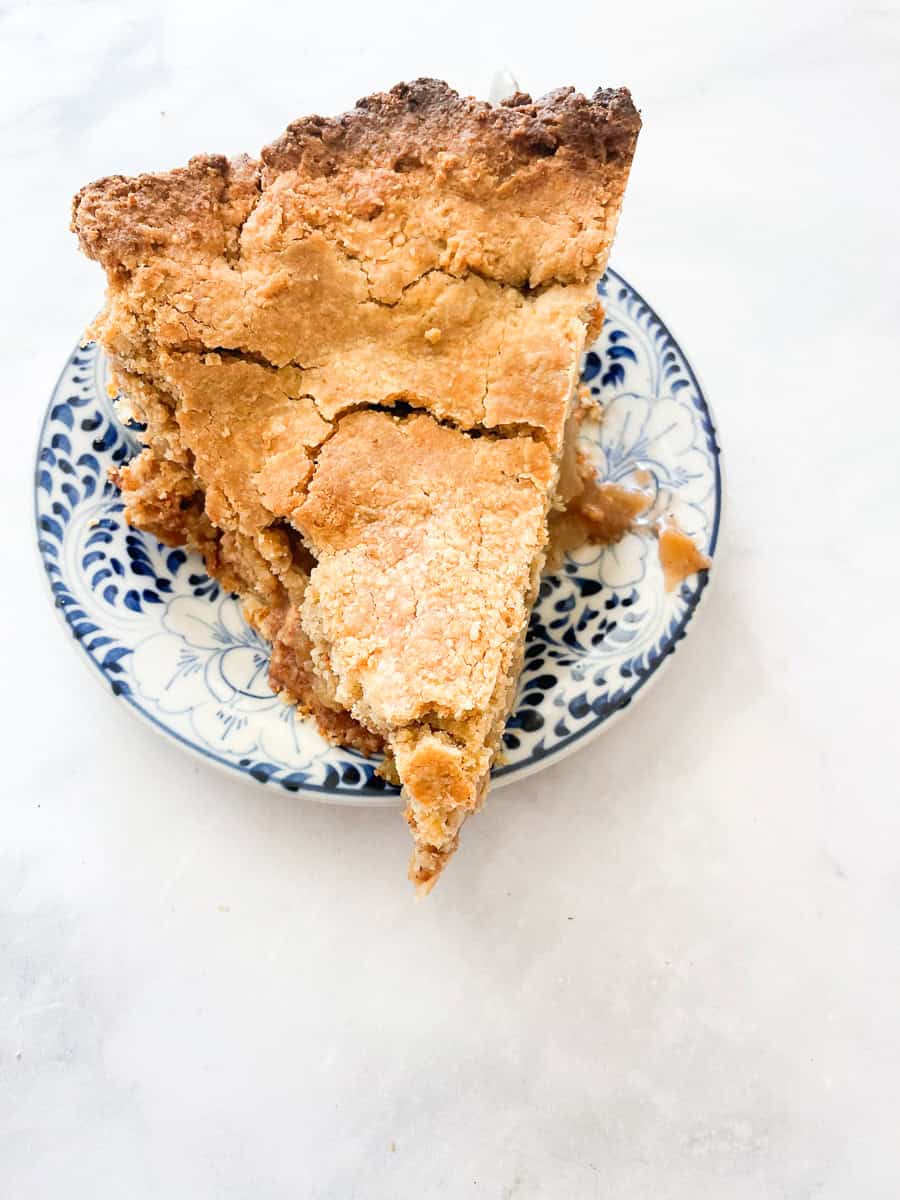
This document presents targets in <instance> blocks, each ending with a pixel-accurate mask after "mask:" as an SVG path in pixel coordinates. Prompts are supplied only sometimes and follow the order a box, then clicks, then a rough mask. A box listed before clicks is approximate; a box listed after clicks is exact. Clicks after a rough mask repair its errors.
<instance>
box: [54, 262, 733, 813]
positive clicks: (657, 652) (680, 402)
mask: <svg viewBox="0 0 900 1200" xmlns="http://www.w3.org/2000/svg"><path fill="white" fill-rule="evenodd" d="M599 291H600V294H601V295H602V296H603V297H604V301H605V305H606V310H607V319H606V323H605V325H604V328H603V333H602V335H601V337H600V339H599V340H598V341H597V343H596V344H595V345H594V346H593V347H592V348H591V349H590V351H589V352H588V353H587V354H586V356H585V362H584V371H583V376H582V378H583V380H584V382H585V383H586V384H587V385H588V387H589V388H590V390H591V392H592V393H593V394H594V395H595V396H597V397H598V398H599V399H600V401H601V402H602V404H603V410H604V418H603V422H602V424H600V425H586V426H585V427H584V432H583V435H582V441H583V446H584V449H585V451H586V452H587V453H588V454H589V455H590V457H591V458H592V459H593V461H594V462H595V463H596V467H597V472H598V474H599V475H600V476H601V477H602V478H603V479H608V480H612V481H615V482H618V483H622V482H625V483H627V482H628V481H629V480H634V479H635V477H636V476H637V478H638V479H639V480H640V482H641V485H642V486H643V487H647V479H648V478H649V479H650V481H651V484H650V486H651V487H652V489H653V491H654V493H655V503H654V509H653V510H652V513H653V515H658V514H661V513H663V512H670V513H672V514H673V515H674V516H675V517H676V518H677V520H678V523H679V524H680V525H681V527H682V528H683V529H684V530H685V531H686V532H687V533H689V534H691V535H692V536H693V537H694V538H695V540H696V542H697V544H698V545H699V546H700V547H701V549H703V550H704V551H705V552H706V553H707V554H708V555H710V556H712V555H713V554H714V552H715V548H716V540H717V537H718V531H719V517H720V512H721V503H722V498H721V480H720V473H719V447H718V443H717V438H716V429H715V426H714V424H713V419H712V415H711V413H710V410H709V406H708V404H707V401H706V398H705V396H704V395H703V392H702V390H701V388H700V385H699V383H698V382H697V377H696V375H695V374H694V371H693V370H692V368H691V366H690V364H689V363H688V361H687V359H686V358H685V356H684V353H683V352H682V350H681V348H680V346H679V345H678V343H677V342H676V341H675V339H674V338H673V337H672V335H671V334H670V333H669V331H668V330H667V329H666V326H665V325H664V324H663V322H662V321H661V320H660V318H659V317H658V316H657V315H656V313H655V312H654V311H653V309H652V308H651V307H650V306H649V305H648V304H647V303H646V301H645V300H643V299H642V298H641V296H639V295H638V293H637V292H636V291H635V290H634V289H633V288H632V287H631V286H630V285H629V284H627V283H626V282H625V280H624V279H622V278H621V276H619V275H617V274H616V273H615V272H614V271H609V273H608V274H607V276H606V278H605V279H604V280H603V282H602V283H601V284H600V285H599ZM107 383H108V375H107V363H106V360H105V358H104V356H103V353H102V351H100V350H99V348H98V347H97V346H95V345H89V346H85V347H82V348H80V349H78V350H76V351H75V352H74V354H73V355H72V357H71V358H70V359H69V361H68V363H66V366H65V367H64V369H63V372H62V375H61V377H60V380H59V382H58V384H57V385H56V388H55V390H54V393H53V396H52V398H51V401H50V406H49V409H48V411H47V415H46V417H45V419H44V424H43V427H42V429H41V435H40V444H39V447H38V459H37V468H36V472H35V520H36V524H37V537H38V547H39V550H40V554H41V558H42V560H43V563H44V568H45V570H46V572H47V581H48V583H49V585H50V589H51V591H52V593H53V600H54V603H55V605H56V608H57V610H58V612H59V613H60V615H61V616H62V617H63V619H64V621H65V623H66V625H67V627H68V630H69V632H70V633H71V635H72V638H73V641H74V645H75V647H76V649H77V653H78V654H80V655H82V656H83V657H84V659H85V661H86V662H87V663H89V664H90V667H91V669H92V671H94V672H95V673H96V675H97V678H98V679H100V680H102V681H103V682H105V683H106V684H107V686H109V687H110V688H111V689H112V692H113V694H114V695H115V696H118V697H119V698H120V699H121V700H122V702H123V704H124V705H125V706H127V707H128V708H129V709H130V710H131V711H132V712H134V713H136V714H138V715H139V716H141V717H143V718H144V719H145V720H147V721H149V722H150V724H151V725H153V726H154V728H156V729H158V730H159V731H160V733H162V734H163V735H165V736H166V737H170V738H173V739H174V740H175V741H176V742H178V743H180V744H181V745H182V746H184V747H186V748H188V749H189V750H193V751H194V752H196V753H197V754H200V755H202V756H203V757H204V758H205V759H207V760H208V761H209V762H211V763H215V764H216V765H217V766H220V767H223V768H224V769H225V770H228V771H234V772H236V773H238V774H241V775H245V776H247V777H248V778H252V779H255V780H258V781H259V782H260V783H266V784H269V785H271V786H276V787H283V788H287V789H288V790H290V791H293V792H304V793H307V794H309V795H311V796H313V797H315V798H318V799H324V800H332V801H336V802H340V803H351V804H353V803H369V804H372V803H375V804H378V803H382V804H385V803H394V802H396V800H397V792H396V789H394V788H392V787H391V786H390V785H388V784H386V783H385V782H384V781H383V780H382V779H381V778H380V776H378V775H376V774H375V766H376V763H375V762H374V761H373V760H370V759H366V758H364V757H363V756H362V755H359V754H357V753H355V752H354V751H352V750H344V749H340V748H337V747H334V746H330V745H328V744H327V743H326V742H325V741H324V740H323V739H322V738H321V737H320V736H319V734H318V732H317V730H316V728H315V725H314V724H313V722H312V721H310V720H307V719H302V718H301V719H298V718H297V716H296V714H295V711H294V710H293V709H292V708H289V707H288V706H286V705H285V704H283V703H282V702H281V701H280V700H278V699H276V697H275V696H274V695H273V694H272V692H271V691H270V690H269V688H268V686H267V683H266V673H267V667H268V650H267V647H266V644H265V643H264V642H263V641H262V640H261V639H260V638H259V637H258V636H257V634H256V633H254V631H253V630H252V629H250V628H249V627H248V625H247V624H246V623H245V621H244V619H243V617H242V616H241V611H240V607H239V605H238V602H237V600H235V599H234V597H232V596H230V595H228V594H227V593H225V592H223V591H222V589H221V588H220V587H219V585H218V584H217V583H215V582H214V581H213V580H211V579H209V578H208V576H207V575H206V573H205V572H204V569H203V563H202V561H201V559H200V558H199V557H197V556H196V555H194V554H186V553H185V552H183V551H182V550H171V549H169V548H168V547H165V546H161V545H160V544H159V543H158V542H157V541H156V540H155V539H154V538H152V537H150V536H149V535H147V534H144V533H138V532H136V531H135V530H133V529H130V528H129V527H128V526H127V525H126V524H125V521H124V519H123V515H122V508H123V506H122V501H121V499H120V498H119V495H118V493H117V492H116V489H115V488H114V487H113V486H112V484H110V483H109V481H108V478H107V473H108V470H109V468H110V467H111V466H113V465H117V464H120V463H123V462H125V461H127V460H128V459H129V458H130V457H131V456H132V455H133V454H134V453H135V452H136V450H137V449H138V446H139V439H138V436H137V435H136V433H135V432H134V431H131V430H129V429H128V428H126V427H124V426H123V425H122V423H121V422H120V421H119V419H118V417H117V416H116V414H115V412H114V410H113V406H112V402H111V400H110V399H109V396H108V392H107ZM706 583H707V573H706V572H702V573H701V574H700V575H697V576H693V577H692V578H691V579H689V580H687V581H686V582H685V583H684V584H682V585H681V586H680V587H679V588H678V589H677V590H676V591H675V592H672V593H667V592H666V591H665V590H664V588H663V579H662V571H661V569H660V566H659V562H658V557H657V553H656V545H655V542H654V541H653V540H652V539H651V538H648V537H646V536H642V535H640V534H629V535H628V536H626V537H625V538H624V540H623V541H621V542H620V543H619V544H618V545H617V546H614V547H612V548H609V549H606V550H598V549H596V548H594V547H585V548H584V549H583V550H580V551H578V552H577V553H575V554H573V555H572V556H571V557H570V558H569V559H568V560H567V561H566V563H565V566H564V567H563V569H562V570H561V571H560V572H558V573H557V574H555V575H551V576H549V577H548V578H546V579H545V580H544V582H543V584H542V586H541V595H540V599H539V601H538V604H537V606H536V607H535V610H534V613H533V615H532V618H531V627H530V630H529V633H528V645H527V648H526V656H525V669H524V671H523V673H522V679H521V682H520V684H519V694H518V699H517V702H516V706H515V711H514V713H513V715H512V716H511V717H510V719H509V722H508V723H507V726H506V732H505V733H504V736H503V756H502V765H500V766H498V767H497V768H496V770H495V771H494V777H495V786H499V785H501V784H504V783H509V782H512V781H513V780H514V779H517V778H520V777H521V776H523V775H525V774H527V773H529V772H531V771H534V770H537V769H538V768H540V767H543V766H545V765H549V764H550V763H552V762H554V761H555V760H556V759H558V758H561V757H562V756H563V755H564V754H567V753H569V752H570V751H571V750H573V749H575V748H576V747H578V746H580V745H583V744H584V743H585V742H587V741H588V739H589V738H591V737H592V736H593V735H594V734H596V733H598V732H599V731H600V730H601V729H603V728H604V727H605V726H606V725H607V724H608V723H609V722H610V720H611V719H612V718H614V717H615V716H617V715H618V714H620V713H622V711H623V710H624V709H625V708H626V706H627V705H629V704H630V703H631V701H632V700H633V699H634V697H635V696H636V695H637V694H638V693H639V692H640V691H641V690H642V689H643V688H644V687H646V685H647V683H648V682H649V681H650V680H651V679H653V678H654V677H655V676H656V675H658V674H659V671H660V669H661V667H662V665H663V663H664V662H665V661H666V659H667V658H668V657H669V656H670V655H671V653H672V651H673V650H674V649H675V647H676V645H677V644H678V641H679V640H680V639H681V638H682V637H684V635H685V633H686V632H687V630H688V628H689V625H690V622H691V618H692V617H693V615H694V612H695V611H696V609H697V605H698V604H699V602H700V599H701V596H702V595H703V591H704V588H705V587H706Z"/></svg>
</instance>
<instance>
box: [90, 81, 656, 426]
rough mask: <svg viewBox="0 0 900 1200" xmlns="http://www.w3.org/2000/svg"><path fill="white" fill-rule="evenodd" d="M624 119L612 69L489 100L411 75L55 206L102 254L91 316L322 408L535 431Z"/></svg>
mask: <svg viewBox="0 0 900 1200" xmlns="http://www.w3.org/2000/svg"><path fill="white" fill-rule="evenodd" d="M639 124H640V121H639V118H638V115H637V113H636V111H635V109H634V106H633V105H632V103H631V99H630V96H629V95H628V93H627V91H625V90H624V89H620V90H618V91H598V92H597V93H596V94H595V95H594V96H593V97H592V98H590V99H587V98H585V97H584V96H580V95H578V94H577V93H576V92H574V91H573V90H572V89H562V90H560V91H558V92H554V93H551V95H549V96H546V97H544V98H543V99H542V100H539V101H537V102H536V103H531V102H530V101H529V100H528V99H527V98H526V97H523V96H521V95H520V96H519V97H517V98H516V103H515V105H514V106H513V107H503V106H500V107H492V106H491V105H488V104H484V103H481V102H479V101H475V100H471V99H466V98H463V97H460V96H458V95H457V94H456V93H455V92H454V91H452V89H450V88H448V87H447V85H446V84H442V83H439V82H437V81H435V80H418V81H416V82H415V83H413V84H402V85H398V86H397V87H396V88H394V89H392V90H391V91H390V92H387V93H383V94H379V95H375V96H371V97H368V98H367V99H366V100H363V101H360V103H359V104H358V105H357V107H356V109H354V110H353V111H352V112H350V113H347V114H345V115H344V116H343V117H339V118H336V119H334V120H325V119H323V118H319V117H310V118H307V119H305V120H303V121H300V122H297V123H295V124H294V125H292V126H291V127H290V129H289V130H288V131H287V132H286V133H285V135H284V136H283V137H282V138H281V139H279V141H277V142H276V143H274V144H273V145H272V146H270V147H268V148H267V149H266V150H264V151H263V154H262V160H261V162H259V163H256V162H253V161H252V160H250V159H247V158H240V159H236V160H234V161H232V162H229V161H228V160H226V159H224V158H221V157H215V156H199V157H197V158H194V159H192V160H191V163H190V164H189V165H188V167H186V168H182V169H179V170H175V171H170V172H166V173H163V174H159V175H142V176H138V177H137V178H134V179H124V178H122V177H120V176H114V177H111V178H108V179H103V180H100V181H98V182H97V183H94V184H91V185H89V186H88V187H86V188H84V189H82V191H81V192H79V194H78V195H77V196H76V198H75V201H74V206H73V227H74V229H75V230H76V232H77V233H78V236H79V240H80V242H81V245H82V248H83V249H84V251H85V252H86V253H87V254H88V255H89V256H90V257H92V258H96V259H97V260H98V261H99V262H101V263H102V264H103V266H104V267H105V268H106V270H107V272H108V273H109V275H110V281H111V291H110V304H109V310H108V312H107V315H106V317H105V319H104V320H103V321H102V322H101V323H100V325H99V326H98V335H99V336H101V337H102V338H105V337H107V336H109V334H110V333H111V332H112V331H113V330H114V329H115V327H116V326H117V325H118V324H120V323H121V322H123V321H127V320H128V319H130V318H135V319H137V320H138V321H139V323H140V324H141V325H142V326H143V327H144V328H145V329H146V330H147V331H148V334H149V336H151V337H152V339H153V341H154V342H155V343H156V344H159V345H162V346H166V347H169V348H171V349H186V350H194V351H202V350H204V349H208V350H219V349H225V350H236V351H241V352H242V353H245V354H249V355H253V356H257V357H259V358H261V359H264V360H266V361H267V362H269V363H271V364H272V365H273V366H275V367H282V366H286V365H294V366H296V367H297V368H299V369H300V370H301V371H302V374H303V379H304V383H303V386H304V388H305V390H306V391H308V392H309V393H310V394H312V395H315V396H316V398H317V401H318V403H319V405H320V408H321V411H322V414H323V415H324V416H326V417H333V416H335V415H337V413H338V412H340V411H342V410H343V409H344V408H345V407H346V406H348V405H358V404H362V403H369V404H378V403H391V402H392V401H393V400H396V399H407V400H410V401H412V402H414V403H415V404H416V405H417V407H422V408H427V409H429V410H430V411H432V412H434V413H435V415H437V416H438V417H440V418H446V419H450V420H454V421H455V422H456V423H458V424H460V425H461V426H462V427H464V428H468V427H471V426H472V425H473V424H475V423H481V424H485V425H487V426H491V427H495V426H500V425H503V424H506V423H508V422H509V421H511V420H514V421H516V422H520V423H525V424H529V425H532V426H534V427H535V428H536V429H539V430H542V431H543V434H544V436H546V437H547V438H548V439H550V440H551V441H552V439H553V438H554V437H557V436H558V431H559V429H560V427H561V419H562V417H563V416H564V413H565V409H566V405H567V403H568V388H569V383H570V377H569V371H568V369H567V367H568V363H569V362H570V361H571V357H572V353H573V351H574V352H576V353H577V347H578V345H579V344H580V337H581V332H580V329H579V327H580V326H583V318H584V316H585V314H586V313H587V310H588V309H589V308H590V305H591V302H592V299H593V294H592V284H593V281H594V279H596V277H597V276H598V275H599V274H600V273H601V272H602V271H603V269H604V268H605V265H606V259H607V256H608V253H609V247H610V243H611V241H612V237H613V233H614V230H615V224H616V220H617V218H618V213H619V208H620V204H621V198H622V193H623V191H624V187H625V182H626V179H627V175H628V169H629V166H630V162H631V155H632V152H633V149H634V143H635V139H636V137H637V132H638V128H639ZM550 285H554V288H553V290H552V291H551V292H550V293H549V294H544V291H542V290H541V289H546V288H548V287H549V286H550ZM561 288H564V289H566V290H565V291H564V292H563V293H562V295H557V294H556V292H557V291H558V290H559V289H561ZM523 289H530V290H523ZM535 289H537V291H536V292H535Z"/></svg>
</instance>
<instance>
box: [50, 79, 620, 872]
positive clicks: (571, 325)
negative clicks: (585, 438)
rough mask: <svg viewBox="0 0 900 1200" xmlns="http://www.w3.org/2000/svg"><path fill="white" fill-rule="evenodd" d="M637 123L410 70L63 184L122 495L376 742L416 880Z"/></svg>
mask: <svg viewBox="0 0 900 1200" xmlns="http://www.w3.org/2000/svg"><path fill="white" fill-rule="evenodd" d="M639 127H640V120H639V117H638V115H637V112H636V111H635V108H634V106H633V104H632V102H631V98H630V96H629V94H628V92H627V91H625V90H624V89H619V90H616V91H611V90H602V91H598V92H597V93H596V94H595V95H594V96H593V97H591V98H589V99H588V98H585V97H584V96H582V95H579V94H578V93H576V92H575V91H574V90H572V89H571V88H565V89H561V90H559V91H556V92H553V93H551V94H550V95H548V96H545V97H544V98H543V99H541V100H537V101H532V100H531V98H530V97H529V96H527V95H524V94H522V93H518V94H516V95H515V96H513V97H512V98H511V99H509V100H507V101H506V102H505V103H504V104H503V105H500V106H497V107H493V106H491V105H489V104H485V103H481V102H479V101H476V100H472V99H466V98H463V97H460V96H458V95H457V94H456V92H454V91H452V90H451V89H450V88H449V87H447V86H446V84H443V83H440V82H437V81H435V80H428V79H420V80H417V81H416V82H415V83H410V84H400V85H398V86H397V87H395V88H393V89H392V90H391V91H390V92H387V93H384V94H378V95H374V96H370V97H368V98H367V99H364V100H361V101H360V102H359V103H358V104H357V106H356V108H355V109H353V111H352V112H349V113H346V114H345V115H344V116H342V117H338V118H336V119H334V120H329V119H323V118H321V117H308V118H305V119H303V120H300V121H297V122H295V123H294V124H293V125H291V126H290V127H289V128H288V130H287V132H286V133H285V134H284V135H283V136H282V137H281V138H279V139H278V141H276V142H274V143H273V144H272V145H271V146H268V147H267V148H266V149H264V150H263V151H262V154H261V157H260V160H259V161H256V160H253V159H249V158H237V159H233V160H230V161H229V160H227V159H224V158H219V157H211V156H200V157H197V158H194V159H192V160H191V162H190V163H189V164H188V166H187V167H185V168H183V169H179V170H174V171H169V172H166V173H163V174H158V175H141V176H138V177H137V178H131V179H126V178H123V177H120V176H114V177H111V178H108V179H103V180H100V181H99V182H97V183H94V184H91V185H90V186H88V187H86V188H84V189H83V190H82V191H81V192H79V194H78V196H77V197H76V198H75V201H74V210H73V228H74V229H75V230H76V232H77V234H78V237H79V240H80V243H81V246H82V248H83V250H84V251H85V253H86V254H88V255H89V256H90V257H91V258H94V259H96V260H97V261H99V262H100V263H101V264H102V265H103V267H104V268H105V270H106V273H107V277H108V284H109V286H108V291H107V302H106V307H105V309H104V311H103V313H102V314H101V316H100V317H99V318H98V320H97V321H96V322H95V324H94V327H93V329H92V331H91V332H92V335H93V336H95V337H96V338H98V339H99V340H100V342H101V343H102V344H103V346H104V347H105V349H106V351H107V353H108V354H109V356H110V358H111V361H112V364H113V369H114V377H115V380H116V383H117V386H118V388H119V390H120V393H121V395H122V397H123V401H122V403H123V404H125V405H127V407H128V410H129V411H130V412H131V413H132V414H133V415H134V417H135V418H136V419H137V420H139V421H140V422H142V423H144V424H145V426H146V432H145V434H144V435H143V438H144V441H145V443H146V448H145V449H144V450H143V452H142V453H141V454H140V455H139V456H138V457H137V458H136V459H135V460H134V461H133V462H131V463H130V464H129V465H128V466H126V467H125V468H124V469H122V470H120V471H118V472H117V474H116V482H117V484H118V485H119V487H120V488H121V489H122V494H123V496H124V498H125V501H126V505H127V507H126V515H127V518H128V520H129V521H130V522H131V523H132V524H133V525H134V526H136V527H137V528H139V529H144V530H147V531H148V532H149V533H152V534H153V535H154V536H156V537H158V538H160V539H161V540H162V541H164V542H166V543H168V544H172V545H187V546H190V547H192V548H194V549H196V550H198V551H200V553H202V555H203V556H204V558H205V560H206V565H207V568H208V570H209V571H210V572H211V573H212V574H213V575H215V576H216V578H218V579H219V580H221V582H222V583H223V585H224V586H225V587H226V588H228V589H231V590H233V591H235V592H237V593H238V594H239V595H240V596H241V598H242V600H243V602H244V607H245V612H246V614H247V618H248V620H250V621H251V622H252V623H253V624H254V626H256V628H257V629H259V630H260V631H261V632H262V634H263V635H264V636H265V637H266V638H268V639H269V641H270V642H271V644H272V659H271V669H270V678H271V683H272V686H273V688H275V689H276V690H278V691H280V692H283V693H286V695H287V697H288V698H290V699H291V700H293V701H294V702H295V703H296V704H297V705H298V707H299V708H300V709H301V710H302V711H303V712H306V713H310V714H312V715H313V716H314V717H315V718H316V720H317V722H318V724H319V727H320V729H321V730H322V732H323V733H324V734H325V736H327V737H329V738H331V739H332V740H334V741H337V742H339V743H342V744H345V745H348V746H354V747H357V748H359V749H360V750H362V751H364V752H366V753H372V752H376V751H379V750H383V751H384V753H385V756H386V765H385V768H384V769H385V770H386V771H387V772H388V774H389V776H390V777H391V778H393V779H395V780H398V781H399V782H400V784H401V785H402V788H403V791H404V795H405V797H406V802H407V808H406V817H407V821H408V822H409V825H410V828H411V830H412V834H413V838H414V842H415V846H414V850H413V856H412V863H411V867H410V877H411V878H412V880H413V882H414V883H415V884H416V887H417V889H418V890H419V891H421V892H427V891H428V890H429V889H430V888H431V886H432V885H433V883H434V881H435V879H436V878H437V876H438V874H439V873H440V871H441V869H442V867H443V865H444V863H445V862H446V861H447V859H448V858H449V857H450V855H451V854H452V853H453V851H454V850H455V848H456V845H457V839H458V836H459V829H460V826H461V825H462V823H463V821H464V820H465V819H466V817H467V816H468V815H469V814H470V813H472V812H473V811H475V810H476V809H477V808H478V807H479V805H480V804H481V802H482V800H483V798H484V794H485V791H486V789H487V785H488V780H489V776H490V768H491V763H492V761H493V759H494V757H495V754H496V752H497V747H498V744H499V741H500V736H501V733H502V730H503V725H504V722H505V720H506V717H507V715H508V713H509V710H510V707H511V705H512V702H513V698H514V694H515V690H516V681H517V678H518V674H519V670H520V667H521V662H522V652H523V645H524V639H525V632H526V628H527V625H528V619H529V613H530V610H531V606H532V603H533V601H534V599H535V595H536V593H537V588H538V580H539V576H540V572H541V567H542V565H543V562H544V558H545V553H546V550H547V542H548V532H547V530H548V516H549V514H550V512H551V509H553V508H554V506H557V507H558V505H559V502H560V500H559V496H560V490H559V489H560V469H561V465H562V463H563V459H564V456H565V455H564V451H565V450H566V448H567V445H569V446H571V443H572V440H573V436H574V429H575V427H576V425H577V417H576V416H575V415H574V414H575V413H576V409H577V402H576V398H575V393H576V382H577V379H578V369H579V362H580V357H581V353H582V348H583V346H584V342H585V337H586V334H587V333H588V332H589V331H591V332H594V331H596V330H597V329H598V328H599V323H600V321H601V320H602V312H601V311H600V310H599V307H598V305H597V302H596V295H595V284H596V281H597V279H598V277H599V275H600V274H601V273H602V271H603V270H604V268H605V266H606V260H607V256H608V254H609V248H610V243H611V241H612V237H613V232H614V230H615V226H616V221H617V218H618V215H619V209H620V205H621V201H622V194H623V191H624V188H625V183H626V179H627V176H628V171H629V167H630V165H631V159H632V154H633V152H634V146H635V141H636V138H637V134H638V129H639Z"/></svg>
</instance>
